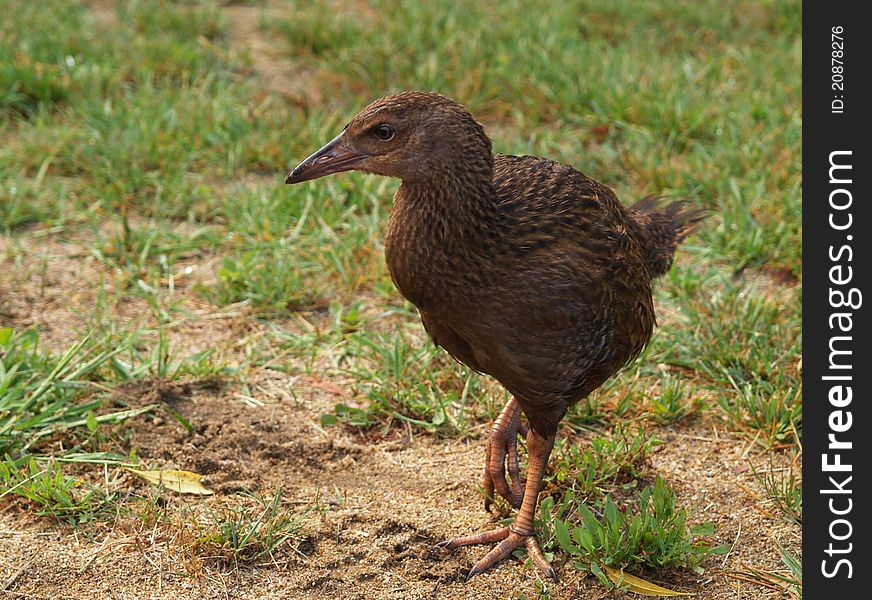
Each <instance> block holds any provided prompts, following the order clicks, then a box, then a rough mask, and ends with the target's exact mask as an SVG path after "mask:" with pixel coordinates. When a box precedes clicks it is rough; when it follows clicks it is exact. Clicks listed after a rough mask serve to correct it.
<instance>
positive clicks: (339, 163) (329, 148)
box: [285, 131, 368, 183]
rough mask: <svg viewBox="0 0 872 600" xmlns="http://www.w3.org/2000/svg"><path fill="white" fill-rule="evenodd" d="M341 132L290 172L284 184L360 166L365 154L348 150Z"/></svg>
mask: <svg viewBox="0 0 872 600" xmlns="http://www.w3.org/2000/svg"><path fill="white" fill-rule="evenodd" d="M344 133H345V132H344V131H343V132H342V133H340V134H339V135H337V136H336V137H335V138H333V139H332V140H330V141H329V142H328V143H327V144H326V145H325V146H324V147H323V148H321V149H320V150H318V151H317V152H315V153H314V154H312V155H311V156H310V157H309V158H307V159H306V160H304V161H303V162H301V163H300V164H299V165H298V166H297V168H296V169H294V170H293V171H291V173H290V175H288V178H287V179H285V183H300V182H302V181H309V180H310V179H317V178H318V177H324V175H330V174H331V173H340V172H342V171H350V170H351V169H354V168H356V167H357V166H358V165H360V163H361V161H362V160H363V159H364V158H366V157H367V156H368V155H367V154H361V153H360V152H357V151H356V150H354V149H352V148H350V147H349V146H348V145H347V144H346V143H345V140H344V139H343V138H342V136H343V134H344Z"/></svg>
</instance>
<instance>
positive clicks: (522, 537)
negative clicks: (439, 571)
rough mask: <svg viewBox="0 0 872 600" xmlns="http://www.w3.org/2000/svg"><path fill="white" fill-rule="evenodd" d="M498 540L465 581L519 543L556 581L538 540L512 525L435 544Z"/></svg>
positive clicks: (454, 545) (450, 545)
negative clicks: (513, 527) (516, 529)
mask: <svg viewBox="0 0 872 600" xmlns="http://www.w3.org/2000/svg"><path fill="white" fill-rule="evenodd" d="M495 542H498V543H497V545H496V546H494V547H493V548H491V550H490V551H489V552H488V553H487V554H485V555H484V556H483V557H482V558H481V559H480V560H479V561H478V562H477V563H475V565H473V567H472V568H471V569H470V570H469V573H468V574H467V575H466V581H469V580H470V579H472V578H473V577H475V576H476V575H478V574H479V573H483V572H484V571H486V570H488V569H489V568H491V567H492V566H493V565H495V564H496V563H498V562H499V561H501V560H503V559H504V558H506V557H508V556H509V555H510V554H511V553H512V552H513V551H514V550H515V548H517V547H518V546H520V545H522V544H523V545H524V546H525V547H526V548H527V554H528V555H529V556H530V558H531V559H532V561H533V564H534V565H536V567H537V568H538V569H539V570H540V571H542V572H543V573H544V574H545V575H546V576H548V577H550V578H551V579H552V580H553V581H558V578H557V571H555V570H554V568H553V567H552V566H551V565H550V564H549V563H548V560H547V559H546V558H545V555H544V554H543V553H542V549H541V548H540V547H539V542H538V541H536V536H535V535H534V534H532V533H531V534H525V533H519V532H517V531H515V530H513V529H512V527H502V528H500V529H493V530H491V531H485V532H482V533H476V534H473V535H468V536H464V537H459V538H454V539H452V540H446V541H444V542H439V543H438V544H436V546H437V547H438V548H440V549H448V550H450V549H453V548H459V547H461V546H472V545H475V544H488V543H495Z"/></svg>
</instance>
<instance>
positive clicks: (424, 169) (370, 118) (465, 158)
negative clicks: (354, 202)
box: [285, 91, 493, 183]
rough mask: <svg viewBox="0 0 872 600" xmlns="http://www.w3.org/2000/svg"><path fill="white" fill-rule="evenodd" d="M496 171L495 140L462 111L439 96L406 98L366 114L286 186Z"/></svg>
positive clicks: (396, 97)
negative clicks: (342, 175) (326, 179)
mask: <svg viewBox="0 0 872 600" xmlns="http://www.w3.org/2000/svg"><path fill="white" fill-rule="evenodd" d="M492 168H493V157H492V156H491V144H490V139H489V138H488V137H487V135H485V133H484V129H483V128H482V126H481V125H480V124H479V123H477V122H476V121H475V119H474V118H473V117H472V115H470V114H469V111H467V110H466V109H465V108H464V107H463V106H461V105H460V104H458V103H457V102H454V101H453V100H451V99H450V98H446V97H445V96H442V95H441V94H436V93H434V92H423V91H413V92H402V93H399V94H393V95H390V96H385V97H384V98H381V99H379V100H376V101H375V102H373V103H372V104H370V105H369V106H367V107H366V108H364V109H363V110H362V111H360V113H358V115H357V116H356V117H354V119H353V120H352V121H351V123H349V124H348V125H347V126H346V127H345V129H343V130H342V132H341V133H340V134H339V135H337V136H336V137H335V138H333V139H332V140H331V141H330V142H328V143H327V144H326V145H325V146H324V147H323V148H321V149H320V150H318V151H317V152H315V153H314V154H312V155H311V156H309V157H308V158H306V159H305V160H304V161H303V162H301V163H300V164H299V166H297V168H295V169H294V170H293V171H291V173H290V175H288V177H287V179H286V180H285V183H300V182H302V181H309V180H311V179H317V178H318V177H323V176H324V175H329V174H331V173H339V172H341V171H350V170H355V171H361V172H364V173H375V174H377V175H386V176H389V177H398V178H400V179H402V180H403V181H404V182H407V183H421V182H426V181H430V180H434V179H436V178H439V177H441V176H444V175H446V174H449V173H451V172H452V171H457V170H458V169H460V170H463V171H470V170H471V171H477V170H482V169H484V170H486V171H487V173H488V176H489V175H490V171H491V170H492Z"/></svg>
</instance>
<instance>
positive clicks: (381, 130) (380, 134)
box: [374, 123, 395, 142]
mask: <svg viewBox="0 0 872 600" xmlns="http://www.w3.org/2000/svg"><path fill="white" fill-rule="evenodd" d="M374 133H375V137H377V138H378V139H380V140H381V141H383V142H386V141H388V140H390V139H392V138H393V137H394V133H395V132H394V128H393V127H391V126H390V125H388V124H387V123H382V124H381V125H379V126H378V127H376V128H375V129H374Z"/></svg>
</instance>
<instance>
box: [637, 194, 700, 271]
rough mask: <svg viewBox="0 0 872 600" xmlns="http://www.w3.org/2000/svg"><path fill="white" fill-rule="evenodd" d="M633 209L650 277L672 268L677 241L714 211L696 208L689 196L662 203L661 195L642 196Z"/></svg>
mask: <svg viewBox="0 0 872 600" xmlns="http://www.w3.org/2000/svg"><path fill="white" fill-rule="evenodd" d="M630 211H631V213H632V216H633V218H634V220H635V222H636V226H637V227H636V231H637V234H638V235H639V238H640V241H641V242H642V248H643V251H644V253H645V263H646V264H647V265H648V271H649V272H650V273H651V277H659V276H660V275H663V274H665V273H666V271H668V270H669V267H671V266H672V258H673V256H674V255H675V249H676V248H677V247H678V245H679V244H680V243H681V242H683V241H684V240H685V239H686V238H687V236H689V235H690V234H691V233H693V232H694V231H695V230H696V229H697V228H698V227H699V225H700V223H701V222H702V221H703V219H705V218H706V217H708V216H709V215H710V214H711V213H712V211H711V210H710V209H707V208H694V207H693V205H692V204H691V203H690V202H689V201H688V200H678V201H676V202H671V203H669V204H667V205H666V206H663V198H662V197H661V196H647V197H645V198H642V199H641V200H639V201H638V202H636V203H635V204H634V205H633V207H632V208H631V209H630Z"/></svg>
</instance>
